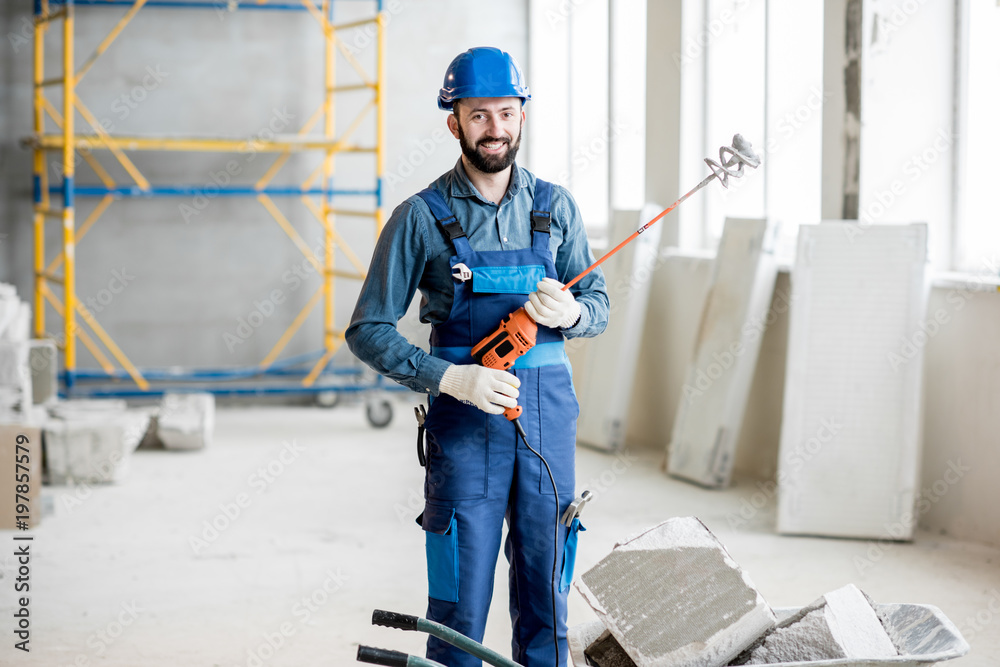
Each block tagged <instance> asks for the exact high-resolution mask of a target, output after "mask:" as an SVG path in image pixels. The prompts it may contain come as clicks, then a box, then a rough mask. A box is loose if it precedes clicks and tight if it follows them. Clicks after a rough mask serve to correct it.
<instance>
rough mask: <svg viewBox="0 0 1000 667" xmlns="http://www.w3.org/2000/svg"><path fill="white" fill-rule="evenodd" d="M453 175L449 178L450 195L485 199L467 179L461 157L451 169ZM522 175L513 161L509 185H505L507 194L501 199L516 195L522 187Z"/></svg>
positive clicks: (511, 197) (504, 199)
mask: <svg viewBox="0 0 1000 667" xmlns="http://www.w3.org/2000/svg"><path fill="white" fill-rule="evenodd" d="M452 174H453V177H452V179H451V196H452V197H477V198H479V199H481V200H482V201H486V199H485V198H484V197H483V195H482V193H480V192H479V190H477V189H476V186H474V185H473V184H472V181H470V180H469V175H468V174H467V173H466V172H465V165H464V164H463V163H462V158H458V162H457V163H455V168H454V169H453V170H452ZM524 185H525V183H524V176H523V174H522V173H521V168H520V167H518V166H517V162H515V163H514V164H513V165H512V167H511V174H510V185H508V186H507V194H505V195H504V198H503V200H501V201H508V200H510V199H513V198H514V197H515V196H517V193H518V192H519V191H520V190H521V188H523V187H524Z"/></svg>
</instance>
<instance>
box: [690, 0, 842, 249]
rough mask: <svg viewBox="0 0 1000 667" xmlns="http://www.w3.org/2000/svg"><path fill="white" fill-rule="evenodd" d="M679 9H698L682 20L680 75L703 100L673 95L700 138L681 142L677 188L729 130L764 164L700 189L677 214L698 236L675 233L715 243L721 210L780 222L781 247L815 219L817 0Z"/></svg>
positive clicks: (702, 245) (723, 2)
mask: <svg viewBox="0 0 1000 667" xmlns="http://www.w3.org/2000/svg"><path fill="white" fill-rule="evenodd" d="M684 10H685V11H694V12H697V11H700V12H701V13H702V14H701V16H699V17H698V19H699V20H694V21H692V20H685V21H684V23H683V24H682V25H683V30H682V35H681V44H682V47H683V48H682V54H683V55H684V57H685V58H686V59H687V60H686V62H687V63H689V64H690V65H691V67H689V68H688V69H687V70H686V71H685V75H686V76H687V77H689V78H691V77H697V76H699V75H700V76H701V77H702V82H703V83H702V85H703V86H704V92H703V94H702V95H703V99H702V98H699V97H698V96H696V95H695V94H687V95H685V96H683V97H682V99H681V104H682V111H681V118H682V128H681V132H682V134H684V135H687V136H692V135H693V136H697V137H700V138H701V140H700V141H686V142H684V143H683V144H682V145H683V146H684V148H683V149H682V153H683V154H682V155H681V156H680V158H681V160H682V163H681V175H682V176H681V178H682V180H683V182H682V183H681V184H680V185H681V188H682V190H686V189H687V188H690V187H692V186H693V185H694V184H696V183H697V181H698V179H700V178H701V177H702V176H703V175H704V174H705V173H707V171H706V167H705V165H704V163H703V162H702V160H703V159H704V158H706V157H710V158H712V159H715V160H718V158H719V154H718V151H719V147H720V146H729V145H730V144H731V142H732V139H733V135H734V134H737V133H739V134H742V135H743V136H744V138H745V139H747V140H748V141H750V142H751V143H752V144H753V147H754V149H755V150H756V152H757V154H758V155H760V157H761V159H762V160H763V162H764V167H763V168H761V169H758V170H756V171H750V172H748V173H747V175H746V176H745V177H744V178H743V179H740V180H731V181H730V188H729V189H728V190H726V189H723V188H720V187H710V188H706V190H705V191H704V194H703V195H701V196H703V197H704V205H702V206H691V207H689V208H688V210H687V211H683V212H682V213H681V215H682V216H687V217H686V218H685V225H687V226H690V227H694V228H696V229H700V230H701V233H700V234H688V235H682V243H684V244H686V245H687V247H688V249H692V250H695V249H708V248H714V247H715V245H716V244H717V243H718V241H719V238H720V236H721V234H722V227H723V224H724V223H725V218H726V217H765V216H766V217H769V218H771V219H772V220H773V221H775V222H776V223H778V225H779V226H780V231H781V237H780V239H779V241H783V243H782V244H781V245H782V246H783V248H784V249H785V252H786V253H787V252H788V249H790V248H791V247H794V239H795V236H796V234H797V232H798V226H799V225H800V224H803V223H815V222H819V220H820V194H821V193H820V187H821V183H822V178H821V173H820V172H821V142H822V136H821V135H822V106H823V102H824V99H825V96H824V93H823V6H822V3H817V2H800V1H799V2H797V1H795V0H708V1H707V2H704V3H702V2H686V3H685V4H684ZM689 18H690V17H689ZM693 92H694V91H693V90H692V93H693ZM692 216H696V217H697V218H699V219H697V220H691V217H692ZM692 223H693V224H692Z"/></svg>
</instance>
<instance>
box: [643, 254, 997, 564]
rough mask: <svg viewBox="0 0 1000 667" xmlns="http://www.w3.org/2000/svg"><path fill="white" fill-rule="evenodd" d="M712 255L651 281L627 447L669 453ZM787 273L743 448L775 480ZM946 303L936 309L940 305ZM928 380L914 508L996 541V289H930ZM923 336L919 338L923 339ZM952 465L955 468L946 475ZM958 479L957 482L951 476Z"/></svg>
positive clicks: (678, 260) (665, 268)
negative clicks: (918, 498)
mask: <svg viewBox="0 0 1000 667" xmlns="http://www.w3.org/2000/svg"><path fill="white" fill-rule="evenodd" d="M711 262H712V260H711V259H707V258H693V257H668V258H665V259H664V260H663V263H662V265H661V266H660V268H659V269H658V270H657V272H656V273H655V274H654V277H653V278H652V280H653V284H652V293H651V296H650V310H649V313H648V319H647V323H646V327H645V330H644V332H643V340H642V347H641V355H640V358H641V359H642V363H641V364H640V365H639V371H638V376H637V380H636V387H635V391H634V394H633V396H634V398H633V403H632V410H631V412H630V413H629V423H628V443H629V445H630V446H632V447H636V448H642V449H652V450H655V451H665V447H666V445H667V442H668V441H669V438H670V433H671V429H672V426H673V420H674V416H675V414H676V409H677V404H678V401H679V399H680V395H681V387H682V386H683V382H684V372H685V369H686V367H687V363H688V360H689V358H690V355H691V354H692V350H693V345H694V339H695V335H696V328H697V324H698V321H699V316H700V312H701V308H702V305H703V303H704V299H705V295H706V293H707V288H708V282H709V280H710V278H711ZM789 289H790V286H789V282H788V274H787V273H784V272H783V273H781V274H779V277H778V282H777V284H776V286H775V294H774V297H773V299H772V306H771V312H772V313H773V319H771V318H770V317H769V326H768V329H767V332H766V333H765V335H764V339H763V341H762V346H761V352H760V360H759V362H758V366H757V370H756V373H755V375H754V380H753V385H752V388H751V392H750V394H751V398H750V403H749V405H748V407H747V412H746V417H745V418H744V423H743V430H742V433H741V436H740V441H739V444H738V446H737V458H736V475H737V476H743V477H746V478H753V479H759V480H770V479H772V478H773V477H774V475H775V473H776V469H777V452H778V442H779V439H780V425H781V409H782V395H783V391H784V377H785V356H786V349H787V343H788V303H787V302H788V299H789V297H788V295H789ZM939 311H940V312H939ZM928 314H929V319H933V318H935V317H939V321H941V322H943V324H940V325H939V326H937V327H928V331H929V332H933V335H930V336H929V337H928V339H927V341H926V345H925V347H924V348H923V352H924V353H925V354H926V360H925V377H924V405H925V407H924V418H923V427H924V454H923V465H922V473H921V479H922V482H921V492H922V493H923V496H924V498H926V499H927V501H928V502H927V503H922V504H920V505H918V508H917V509H918V512H919V514H920V525H921V527H922V528H925V529H928V530H932V531H935V532H940V533H942V534H947V535H951V536H953V537H956V538H959V539H963V540H972V541H977V542H982V543H986V544H992V545H1000V504H998V503H997V502H996V492H995V489H996V478H997V475H998V474H1000V346H997V344H996V341H998V340H1000V294H998V293H996V292H991V291H983V290H982V289H980V290H975V289H964V288H961V287H952V286H940V287H935V288H934V289H933V290H932V291H931V295H930V302H929V307H928ZM921 342H922V339H921V338H920V337H917V339H916V343H917V345H919V344H920V343H921ZM949 470H952V472H950V473H949V472H948V471H949ZM956 476H957V478H956Z"/></svg>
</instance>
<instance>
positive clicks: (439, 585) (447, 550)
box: [419, 503, 458, 602]
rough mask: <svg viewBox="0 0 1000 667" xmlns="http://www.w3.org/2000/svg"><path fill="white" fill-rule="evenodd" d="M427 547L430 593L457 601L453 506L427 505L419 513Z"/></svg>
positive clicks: (456, 528) (456, 521)
mask: <svg viewBox="0 0 1000 667" xmlns="http://www.w3.org/2000/svg"><path fill="white" fill-rule="evenodd" d="M419 523H420V525H421V526H422V527H423V529H424V535H425V537H426V547H427V594H428V596H429V597H432V598H434V599H436V600H443V601H445V602H458V519H457V517H456V516H455V509H454V508H453V507H441V506H439V505H431V504H430V503H428V504H426V505H425V506H424V513H423V514H422V515H421V516H420V520H419Z"/></svg>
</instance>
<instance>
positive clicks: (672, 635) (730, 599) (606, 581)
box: [570, 517, 964, 667]
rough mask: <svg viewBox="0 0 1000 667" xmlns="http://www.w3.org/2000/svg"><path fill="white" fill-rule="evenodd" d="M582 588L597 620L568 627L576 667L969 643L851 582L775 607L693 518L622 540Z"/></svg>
mask: <svg viewBox="0 0 1000 667" xmlns="http://www.w3.org/2000/svg"><path fill="white" fill-rule="evenodd" d="M576 586H577V589H578V590H579V591H580V593H582V594H583V597H584V598H585V599H586V601H587V603H588V604H589V605H590V607H591V608H592V609H593V610H594V611H595V612H596V614H597V616H598V619H599V620H597V621H594V622H592V623H589V624H584V625H582V626H577V627H575V628H572V629H571V631H570V649H571V652H572V653H573V662H574V665H576V666H577V667H582V666H583V665H590V666H592V667H726V666H728V665H780V664H787V663H793V662H794V663H796V664H798V663H799V662H811V661H814V662H816V663H817V664H830V663H828V661H841V662H838V663H836V664H845V662H843V661H864V664H869V662H881V661H887V660H888V661H893V660H898V659H899V658H898V657H897V656H899V655H903V654H908V653H907V652H904V651H902V650H900V648H901V647H903V648H908V647H909V646H910V645H911V644H914V645H915V644H926V643H927V640H926V636H925V635H927V634H928V633H930V634H932V635H934V636H935V637H938V638H939V640H940V643H941V645H940V646H939V647H937V648H940V649H941V650H945V649H949V650H950V648H952V647H951V646H950V644H949V643H948V642H949V641H950V642H951V643H964V640H962V639H961V635H960V634H958V632H957V630H955V629H954V626H952V625H951V623H950V622H949V621H948V620H947V619H946V618H944V617H943V615H941V614H940V611H939V610H937V609H935V608H933V607H929V606H924V605H877V604H875V603H873V602H872V601H871V600H870V599H869V598H868V597H867V596H866V595H865V594H864V593H862V592H861V591H860V590H858V588H856V587H855V586H854V585H853V584H848V585H846V586H844V587H842V588H839V589H837V590H835V591H832V592H830V593H827V594H826V595H824V596H823V597H821V598H820V599H819V600H816V601H815V602H813V603H812V604H810V605H808V606H806V607H803V608H801V609H797V610H787V609H784V610H782V609H777V610H775V609H772V608H771V607H770V605H768V604H767V602H765V600H764V598H763V597H761V595H760V593H759V591H758V590H757V589H756V588H755V587H754V585H753V582H752V581H751V580H750V578H749V576H747V574H746V572H744V571H743V570H742V569H741V568H740V566H739V565H738V564H737V563H736V562H735V561H734V560H733V559H732V557H731V556H730V555H729V553H728V552H727V551H726V549H725V547H724V546H723V545H722V544H721V543H720V542H719V541H718V539H717V538H716V537H715V536H714V535H713V534H712V533H711V531H709V530H708V528H707V527H705V525H704V524H703V523H702V522H701V521H700V520H698V519H696V518H694V517H685V518H675V519H669V520H667V521H665V522H663V523H661V524H659V525H657V526H654V527H652V528H650V529H648V530H646V531H644V532H642V533H640V534H638V535H636V536H633V537H631V538H629V539H627V540H625V541H624V542H621V543H619V544H617V545H615V548H614V549H613V550H612V552H611V553H610V554H609V555H608V556H606V557H605V558H604V559H603V560H601V561H600V562H599V563H598V564H597V565H595V566H594V567H593V568H591V569H590V570H589V571H587V572H586V573H584V574H583V575H582V576H581V577H580V580H579V581H578V582H577V583H576ZM915 628H919V630H915ZM850 664H854V663H853V662H851V663H850ZM859 664H860V662H859Z"/></svg>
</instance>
